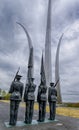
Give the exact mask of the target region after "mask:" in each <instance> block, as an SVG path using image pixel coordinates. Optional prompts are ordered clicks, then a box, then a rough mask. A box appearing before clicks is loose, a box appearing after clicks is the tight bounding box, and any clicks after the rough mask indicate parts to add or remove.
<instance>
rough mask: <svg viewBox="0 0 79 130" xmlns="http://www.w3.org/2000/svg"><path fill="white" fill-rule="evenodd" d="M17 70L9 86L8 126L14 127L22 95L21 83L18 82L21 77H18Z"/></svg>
mask: <svg viewBox="0 0 79 130" xmlns="http://www.w3.org/2000/svg"><path fill="white" fill-rule="evenodd" d="M18 72H19V69H18V71H17V73H16V75H15V78H14V80H13V82H12V84H11V86H10V90H9V93H11V96H10V121H9V125H16V122H17V115H18V108H19V103H20V101H21V98H22V93H23V83H22V82H20V79H21V77H22V76H21V75H18Z"/></svg>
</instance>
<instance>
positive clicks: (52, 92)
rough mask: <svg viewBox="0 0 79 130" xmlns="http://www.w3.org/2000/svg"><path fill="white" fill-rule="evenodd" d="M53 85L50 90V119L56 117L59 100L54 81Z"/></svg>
mask: <svg viewBox="0 0 79 130" xmlns="http://www.w3.org/2000/svg"><path fill="white" fill-rule="evenodd" d="M50 85H51V87H49V90H48V102H49V109H50V118H49V119H50V120H54V119H55V115H56V101H57V90H56V89H55V87H54V83H50Z"/></svg>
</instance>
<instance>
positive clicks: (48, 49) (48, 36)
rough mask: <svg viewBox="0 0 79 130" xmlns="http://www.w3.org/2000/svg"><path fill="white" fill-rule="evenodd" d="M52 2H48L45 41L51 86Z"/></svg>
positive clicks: (48, 76) (47, 69)
mask: <svg viewBox="0 0 79 130" xmlns="http://www.w3.org/2000/svg"><path fill="white" fill-rule="evenodd" d="M51 4H52V3H51V0H49V1H48V14H47V27H46V39H45V40H46V41H45V73H46V84H47V86H49V84H50V82H51V81H52V65H51Z"/></svg>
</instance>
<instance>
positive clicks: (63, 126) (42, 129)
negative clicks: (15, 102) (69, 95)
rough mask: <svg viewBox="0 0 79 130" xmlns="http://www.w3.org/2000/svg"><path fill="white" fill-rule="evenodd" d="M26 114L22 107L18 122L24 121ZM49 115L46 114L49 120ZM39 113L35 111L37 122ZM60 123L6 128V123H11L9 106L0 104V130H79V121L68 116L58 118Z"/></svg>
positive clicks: (34, 117)
mask: <svg viewBox="0 0 79 130" xmlns="http://www.w3.org/2000/svg"><path fill="white" fill-rule="evenodd" d="M24 114H25V108H24V107H20V108H19V113H18V120H20V121H23V120H24ZM48 116H49V113H46V118H48ZM37 118H38V111H37V110H35V111H34V116H33V119H36V120H37ZM56 119H57V120H58V122H53V123H45V124H44V123H42V124H38V125H29V126H22V127H12V128H6V127H5V125H4V122H6V121H9V104H8V103H4V102H0V130H9V129H10V130H79V119H77V118H72V117H67V116H58V115H57V116H56Z"/></svg>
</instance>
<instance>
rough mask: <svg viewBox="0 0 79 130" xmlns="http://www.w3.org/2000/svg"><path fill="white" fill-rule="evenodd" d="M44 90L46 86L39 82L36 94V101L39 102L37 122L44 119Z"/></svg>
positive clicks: (45, 99)
mask: <svg viewBox="0 0 79 130" xmlns="http://www.w3.org/2000/svg"><path fill="white" fill-rule="evenodd" d="M46 91H47V87H46V86H45V85H43V84H41V85H40V86H39V87H38V95H37V102H38V103H39V118H38V121H39V122H43V121H44V120H45V114H46V101H47V98H46Z"/></svg>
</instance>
